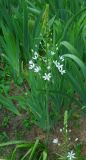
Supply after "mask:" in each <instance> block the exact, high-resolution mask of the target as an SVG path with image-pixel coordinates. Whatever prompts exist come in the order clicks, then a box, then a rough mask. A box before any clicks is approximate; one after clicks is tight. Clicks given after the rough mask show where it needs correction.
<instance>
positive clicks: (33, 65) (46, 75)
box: [29, 50, 66, 81]
mask: <svg viewBox="0 0 86 160" xmlns="http://www.w3.org/2000/svg"><path fill="white" fill-rule="evenodd" d="M32 52H33V57H32V59H31V60H29V69H30V70H32V71H33V72H35V73H40V72H41V77H42V79H44V80H45V81H50V79H51V78H52V77H53V74H52V73H51V68H52V67H56V69H57V71H59V72H60V74H61V75H63V74H65V73H66V71H65V70H64V64H63V61H64V56H59V60H58V61H57V60H52V61H49V59H48V58H46V57H41V56H40V55H39V54H38V53H37V52H36V51H33V50H32ZM54 55H55V52H54V51H50V56H54ZM39 60H41V62H42V63H43V64H42V66H40V65H38V61H39ZM51 66H52V67H51ZM43 67H44V68H45V70H44V71H45V72H43V69H42V68H43Z"/></svg>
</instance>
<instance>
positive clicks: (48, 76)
mask: <svg viewBox="0 0 86 160" xmlns="http://www.w3.org/2000/svg"><path fill="white" fill-rule="evenodd" d="M50 78H51V73H45V74H44V76H43V79H44V80H45V81H46V80H47V81H50Z"/></svg>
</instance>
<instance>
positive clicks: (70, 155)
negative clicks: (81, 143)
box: [67, 151, 76, 160]
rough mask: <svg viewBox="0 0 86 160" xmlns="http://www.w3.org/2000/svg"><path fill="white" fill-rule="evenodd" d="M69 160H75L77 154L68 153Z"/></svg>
mask: <svg viewBox="0 0 86 160" xmlns="http://www.w3.org/2000/svg"><path fill="white" fill-rule="evenodd" d="M67 158H68V160H73V159H74V158H76V157H75V153H74V152H73V151H70V152H68V155H67Z"/></svg>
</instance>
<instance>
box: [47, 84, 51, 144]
mask: <svg viewBox="0 0 86 160" xmlns="http://www.w3.org/2000/svg"><path fill="white" fill-rule="evenodd" d="M46 128H47V143H48V137H49V130H50V123H49V108H48V83H46Z"/></svg>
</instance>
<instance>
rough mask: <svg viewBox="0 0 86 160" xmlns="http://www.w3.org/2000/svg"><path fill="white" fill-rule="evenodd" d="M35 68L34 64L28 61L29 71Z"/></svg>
mask: <svg viewBox="0 0 86 160" xmlns="http://www.w3.org/2000/svg"><path fill="white" fill-rule="evenodd" d="M34 67H35V64H34V62H33V61H32V60H30V61H29V69H33V68H34Z"/></svg>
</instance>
